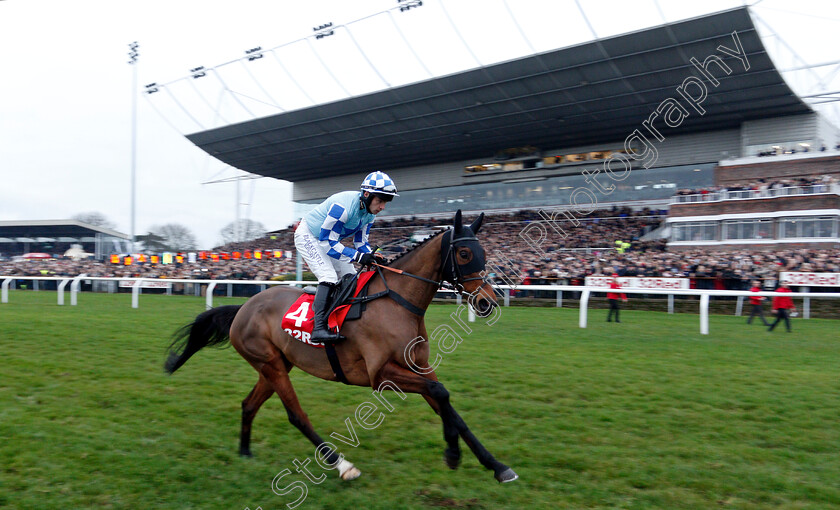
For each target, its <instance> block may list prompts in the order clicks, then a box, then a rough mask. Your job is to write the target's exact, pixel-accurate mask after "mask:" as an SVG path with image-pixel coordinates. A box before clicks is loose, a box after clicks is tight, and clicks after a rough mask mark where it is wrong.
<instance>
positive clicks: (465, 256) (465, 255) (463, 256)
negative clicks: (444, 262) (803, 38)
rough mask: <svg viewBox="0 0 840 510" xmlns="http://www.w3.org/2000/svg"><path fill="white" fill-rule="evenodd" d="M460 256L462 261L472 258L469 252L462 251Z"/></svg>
mask: <svg viewBox="0 0 840 510" xmlns="http://www.w3.org/2000/svg"><path fill="white" fill-rule="evenodd" d="M458 255H460V256H461V258H462V259H465V258H467V257H469V256H470V252H468V251H467V250H461V252H460V253H458Z"/></svg>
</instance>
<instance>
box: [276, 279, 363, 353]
mask: <svg viewBox="0 0 840 510" xmlns="http://www.w3.org/2000/svg"><path fill="white" fill-rule="evenodd" d="M374 274H375V272H374V271H365V272H364V273H360V274H359V278H358V280H356V289H355V291H354V292H353V297H357V296H358V295H359V294H360V293H361V291H362V289H364V287H365V285H367V283H368V282H369V281H370V279H371V277H372V276H373V275H374ZM314 300H315V296H313V295H312V294H303V295H301V296H300V297H299V298H298V299H297V300H296V301H295V302H294V303H292V306H290V307H289V309H288V310H286V314H285V315H283V320H282V322H281V323H280V327H282V328H283V330H284V331H286V333H288V334H289V335H291V337H292V338H295V339H297V340H300V341H301V342H303V343H305V344H309V345H312V346H315V347H320V348H322V349H323V348H324V345H323V344H319V343H313V342H312V340H311V338H312V328H313V327H314V325H315V321H314V320H313V317H315V312H314V311H313V310H312V302H313V301H314ZM333 304H334V303H333ZM351 306H352V305H351V304H340V305H338V306H336V307H335V308H334V309H333V310H332V312H330V316H329V320H328V324H329V327H330V328H331V329H334V328H338V329H339V330H340V329H341V325H342V324H344V321H345V319H346V318H347V313H348V312H349V311H350V307H351Z"/></svg>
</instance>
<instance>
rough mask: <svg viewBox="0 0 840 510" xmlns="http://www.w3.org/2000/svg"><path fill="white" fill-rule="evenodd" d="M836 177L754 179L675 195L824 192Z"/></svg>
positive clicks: (688, 190) (684, 190) (680, 192)
mask: <svg viewBox="0 0 840 510" xmlns="http://www.w3.org/2000/svg"><path fill="white" fill-rule="evenodd" d="M837 182H838V181H837V177H835V176H833V175H820V176H816V177H798V178H793V179H778V180H768V179H756V180H754V181H749V182H743V183H735V184H727V185H726V186H709V187H707V188H700V189H680V190H677V193H676V194H677V195H707V194H710V193H721V192H726V191H758V192H761V191H767V190H775V189H782V188H790V187H801V188H809V187H813V186H825V191H828V190H829V187H830V186H831V185H832V184H834V183H837ZM806 191H810V192H813V191H814V190H806Z"/></svg>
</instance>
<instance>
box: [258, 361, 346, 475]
mask: <svg viewBox="0 0 840 510" xmlns="http://www.w3.org/2000/svg"><path fill="white" fill-rule="evenodd" d="M260 374H261V375H262V376H263V377H265V379H266V380H267V381H268V382H269V384H270V385H271V387H272V388H273V389H274V391H276V392H277V395H279V396H280V399H281V400H282V401H283V406H284V407H285V408H286V414H287V415H288V416H289V422H290V423H291V424H292V425H294V426H295V427H296V428H297V429H298V430H300V431H301V432H302V433H303V435H304V436H306V437H307V439H309V440H310V441H311V442H312V444H314V445H315V446H316V447H317V448H318V449H319V451H320V452H321V454H322V455H321V456H322V458H324V460H325V462H326V463H327V464H329V465H330V466H333V468H334V469H337V470H338V474H339V476H341V478H342V480H353V479H355V478H358V477H359V475H361V474H362V473H361V471H359V470H358V469H357V468H356V467H355V466H353V464H352V463H350V462H349V461H347V460H346V459H344V458H343V456H339V455H338V454H337V453H336V452H335V450H330V449H329V447H327V446H325V442H324V440H323V439H321V436H319V435H318V433H317V432H315V428H314V427H312V423H311V422H310V421H309V417H308V416H307V415H306V413H305V412H303V408H301V407H300V402H299V401H298V398H297V394H296V393H295V389H294V388H293V387H292V381H291V380H290V379H289V373H288V371H287V370H286V368H285V367H284V366H283V365H282V362H269V363H266V364H264V365H263V366H262V367H261V369H260ZM327 451H328V452H329V453H327V454H326V455H323V453H326V452H327Z"/></svg>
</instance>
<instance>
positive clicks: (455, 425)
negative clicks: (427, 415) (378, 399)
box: [375, 363, 519, 482]
mask: <svg viewBox="0 0 840 510" xmlns="http://www.w3.org/2000/svg"><path fill="white" fill-rule="evenodd" d="M436 379H437V378H436V377H434V374H427V376H426V377H424V376H421V375H420V374H417V373H414V372H412V371H411V370H408V369H406V368H403V367H401V366H399V365H397V364H395V363H388V364H386V365H385V366H383V367H382V369H381V370H380V371H379V377H377V378H376V381H375V383H376V385H377V387H378V386H379V385H381V384H382V383H383V382H385V381H390V382H392V383H394V384H395V385H396V386H397V387H398V388H399V389H400V390H402V391H405V392H409V393H419V394H421V395H423V396H424V397H428V398H427V399H426V400H427V401H429V399H431V401H430V403H431V402H432V401H433V402H434V403H435V405H432V408H433V409H435V411H437V412H438V414H439V415H440V416H441V419H442V420H443V434H444V437H445V438H446V442H447V445H448V448H447V457H448V456H449V455H450V454H452V455H453V460H455V459H457V457H460V452H459V451H458V435H459V434H460V436H461V437H462V438H463V439H464V442H465V443H467V446H469V447H470V449H471V450H472V452H473V453H474V454H475V456H476V458H477V459H478V461H479V462H481V464H482V465H483V466H484V467H486V468H487V469H490V470H492V471H493V474H494V476H495V477H496V480H498V481H499V482H512V481H514V480H516V479H517V478H519V476H518V475H517V474H516V473H515V472H514V471H513V470H512V469H511V468H509V467H508V466H506V465H504V464H503V463H501V462H499V461H498V460H496V458H495V457H493V455H492V454H491V453H490V452H489V451H487V448H485V447H484V445H482V444H481V442H480V441H479V440H478V439H477V438H476V437H475V435H473V433H472V432H471V431H470V429H469V427H467V424H466V423H464V420H463V419H461V417H460V416H459V415H458V413H457V412H456V411H455V409H454V408H453V407H452V404H450V403H449V391H447V389H446V388H445V387H444V386H443V384H442V383H440V382H439V381H437V380H436ZM453 443H454V447H453ZM456 455H457V457H455V456H456ZM456 462H457V461H456ZM447 465H449V466H450V467H452V465H451V464H450V459H449V458H447ZM456 465H457V463H456Z"/></svg>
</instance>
